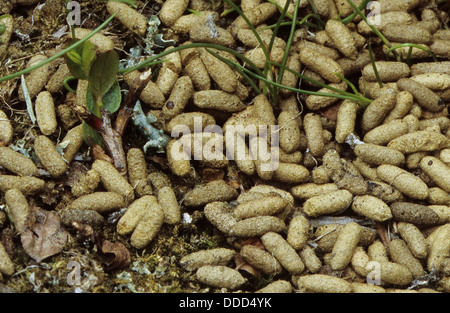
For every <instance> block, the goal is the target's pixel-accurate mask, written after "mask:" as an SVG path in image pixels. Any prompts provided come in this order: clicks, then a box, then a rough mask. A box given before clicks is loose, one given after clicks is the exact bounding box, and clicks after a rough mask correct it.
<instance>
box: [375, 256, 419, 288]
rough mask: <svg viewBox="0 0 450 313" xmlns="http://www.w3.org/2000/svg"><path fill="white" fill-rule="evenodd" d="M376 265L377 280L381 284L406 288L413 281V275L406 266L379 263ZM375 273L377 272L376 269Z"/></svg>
mask: <svg viewBox="0 0 450 313" xmlns="http://www.w3.org/2000/svg"><path fill="white" fill-rule="evenodd" d="M374 265H375V264H374ZM377 265H378V266H379V268H378V269H379V279H380V280H381V282H385V283H388V284H392V285H398V286H406V285H409V284H410V283H411V282H412V280H413V275H412V274H411V271H410V270H409V269H408V268H407V267H406V266H403V265H400V264H398V263H394V262H379V263H377ZM368 267H370V265H368ZM375 271H377V268H376V267H375Z"/></svg>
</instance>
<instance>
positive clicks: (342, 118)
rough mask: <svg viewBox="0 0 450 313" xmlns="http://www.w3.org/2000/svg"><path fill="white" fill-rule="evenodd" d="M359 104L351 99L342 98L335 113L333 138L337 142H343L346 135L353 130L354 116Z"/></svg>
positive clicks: (359, 107)
mask: <svg viewBox="0 0 450 313" xmlns="http://www.w3.org/2000/svg"><path fill="white" fill-rule="evenodd" d="M360 109H361V106H360V105H359V104H358V103H357V102H355V101H351V100H344V101H343V102H342V104H341V105H340V107H339V110H338V114H337V122H336V130H335V138H336V141H337V142H338V143H343V142H344V141H345V139H346V138H347V136H348V135H350V134H352V133H353V132H354V131H355V124H356V116H357V114H358V111H359V110H360Z"/></svg>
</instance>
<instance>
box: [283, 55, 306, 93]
mask: <svg viewBox="0 0 450 313" xmlns="http://www.w3.org/2000/svg"><path fill="white" fill-rule="evenodd" d="M286 66H287V68H289V69H291V70H293V71H295V72H297V73H300V72H301V69H302V64H301V63H300V59H299V57H298V54H291V55H289V56H288V58H287V61H286ZM298 80H299V78H298V76H297V75H295V74H294V73H292V72H289V71H285V72H284V74H283V79H282V81H281V84H282V85H284V86H288V87H292V88H295V87H296V86H297V84H298ZM280 93H281V94H282V95H283V96H285V97H287V96H289V95H291V94H292V91H291V90H288V89H284V88H283V89H281V90H280Z"/></svg>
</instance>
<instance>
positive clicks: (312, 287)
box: [297, 274, 352, 293]
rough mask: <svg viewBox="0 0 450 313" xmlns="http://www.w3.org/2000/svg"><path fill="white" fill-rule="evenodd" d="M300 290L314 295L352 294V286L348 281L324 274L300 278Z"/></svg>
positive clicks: (298, 283)
mask: <svg viewBox="0 0 450 313" xmlns="http://www.w3.org/2000/svg"><path fill="white" fill-rule="evenodd" d="M297 285H298V288H299V289H300V290H305V291H307V292H313V293H350V292H352V285H351V283H349V282H348V281H346V280H344V279H342V278H338V277H334V276H330V275H324V274H313V275H305V276H300V277H299V278H298V280H297Z"/></svg>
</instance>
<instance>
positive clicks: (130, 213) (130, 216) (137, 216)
mask: <svg viewBox="0 0 450 313" xmlns="http://www.w3.org/2000/svg"><path fill="white" fill-rule="evenodd" d="M156 203H157V199H156V197H155V196H151V195H146V196H143V197H141V198H139V199H137V200H134V201H133V202H132V203H131V204H130V205H129V206H128V208H127V210H126V211H125V214H124V215H122V217H121V218H120V219H119V221H118V222H117V226H116V229H117V233H119V234H120V235H127V234H130V233H131V232H133V230H134V229H135V228H136V226H137V224H138V223H139V221H140V220H141V218H142V217H143V216H144V214H145V212H146V210H147V206H150V205H153V204H156Z"/></svg>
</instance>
